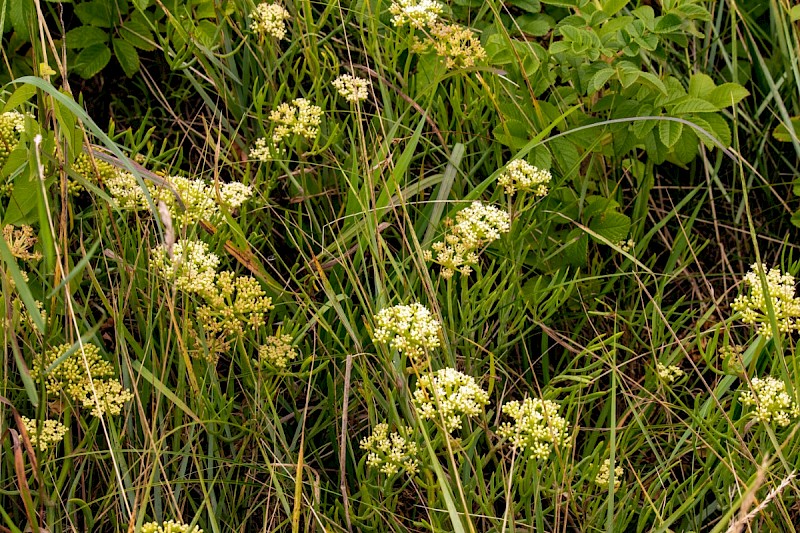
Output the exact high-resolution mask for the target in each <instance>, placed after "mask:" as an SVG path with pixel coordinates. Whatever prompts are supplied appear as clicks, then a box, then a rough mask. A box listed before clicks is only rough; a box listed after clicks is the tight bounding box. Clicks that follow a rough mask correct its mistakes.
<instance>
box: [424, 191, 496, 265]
mask: <svg viewBox="0 0 800 533" xmlns="http://www.w3.org/2000/svg"><path fill="white" fill-rule="evenodd" d="M510 227H511V218H510V217H509V215H508V213H507V212H505V211H503V210H501V209H498V208H496V207H494V206H492V205H483V204H482V203H481V202H473V203H472V205H471V206H469V207H467V208H466V209H462V210H461V211H459V212H458V213H457V214H456V222H455V225H452V229H451V232H450V233H449V234H448V235H446V236H445V237H444V240H442V241H439V242H436V243H434V244H433V245H432V246H431V248H432V249H433V252H436V255H435V256H434V254H433V252H431V251H430V250H425V251H424V252H423V257H424V258H425V260H426V261H434V262H435V263H437V264H438V265H441V267H442V277H444V278H445V279H449V278H451V277H453V274H455V272H456V271H458V272H461V273H462V274H463V275H465V276H468V275H469V274H470V273H471V272H472V266H473V265H475V264H476V263H477V262H478V252H479V251H480V249H481V248H483V247H485V246H487V245H489V244H490V243H492V242H493V241H496V240H497V239H499V238H500V236H501V234H503V233H507V232H508V230H509V229H510Z"/></svg>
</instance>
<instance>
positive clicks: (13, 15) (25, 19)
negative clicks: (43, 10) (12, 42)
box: [2, 0, 36, 41]
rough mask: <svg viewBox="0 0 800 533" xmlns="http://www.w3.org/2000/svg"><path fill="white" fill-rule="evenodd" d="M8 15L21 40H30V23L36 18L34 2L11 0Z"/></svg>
mask: <svg viewBox="0 0 800 533" xmlns="http://www.w3.org/2000/svg"><path fill="white" fill-rule="evenodd" d="M2 5H7V6H8V17H9V19H11V27H12V28H14V31H15V32H16V33H17V37H19V39H20V40H21V41H29V40H30V37H31V33H30V32H31V28H30V25H32V24H33V23H34V21H35V20H36V15H35V13H34V10H33V2H30V1H25V0H11V1H9V2H8V4H2Z"/></svg>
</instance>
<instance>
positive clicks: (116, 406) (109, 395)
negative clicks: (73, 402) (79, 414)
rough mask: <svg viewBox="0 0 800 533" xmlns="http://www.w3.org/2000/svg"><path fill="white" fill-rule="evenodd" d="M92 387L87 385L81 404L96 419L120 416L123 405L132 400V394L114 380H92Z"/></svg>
mask: <svg viewBox="0 0 800 533" xmlns="http://www.w3.org/2000/svg"><path fill="white" fill-rule="evenodd" d="M92 385H94V387H92V386H90V385H88V383H87V386H86V387H85V390H84V396H83V398H81V402H82V403H83V406H84V407H86V408H91V413H92V415H93V416H96V417H98V418H100V417H101V416H103V415H106V416H115V415H118V414H120V413H121V412H122V408H123V407H125V404H126V403H128V402H129V401H130V400H132V399H133V394H131V392H130V391H129V390H128V389H125V388H124V387H123V386H122V385H121V384H120V383H119V382H118V381H116V380H113V379H110V380H94V381H93V382H92Z"/></svg>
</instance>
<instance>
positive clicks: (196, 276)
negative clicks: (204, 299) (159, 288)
mask: <svg viewBox="0 0 800 533" xmlns="http://www.w3.org/2000/svg"><path fill="white" fill-rule="evenodd" d="M150 265H151V266H152V268H153V270H155V272H156V274H158V275H159V276H161V277H163V278H166V279H167V280H168V281H171V282H172V283H174V284H175V288H176V289H178V290H182V291H185V292H187V293H199V294H213V293H214V291H215V290H216V287H215V285H214V278H215V276H216V274H217V266H218V265H219V257H217V256H216V254H213V253H211V252H209V251H208V245H207V244H206V243H204V242H202V241H187V240H183V241H179V242H177V243H175V245H174V246H173V248H172V256H171V257H170V255H169V253H168V252H167V249H166V248H165V247H164V246H159V247H158V248H154V249H153V250H152V251H151V257H150Z"/></svg>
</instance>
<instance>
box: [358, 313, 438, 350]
mask: <svg viewBox="0 0 800 533" xmlns="http://www.w3.org/2000/svg"><path fill="white" fill-rule="evenodd" d="M373 318H374V320H375V325H376V328H375V333H374V335H373V336H372V340H373V341H375V342H382V343H389V345H390V346H391V347H392V348H395V349H396V350H398V351H399V352H402V353H404V354H405V355H407V356H408V357H409V358H410V359H411V361H412V362H413V363H414V364H416V363H419V362H421V361H423V360H424V358H425V353H426V350H430V349H432V348H436V347H438V346H439V332H440V330H441V327H440V325H439V321H438V320H436V319H435V318H433V315H432V314H431V312H430V311H428V309H427V308H426V307H425V306H424V305H422V304H419V303H413V304H411V305H395V306H394V307H389V308H387V309H381V311H380V312H379V313H378V314H377V315H375V316H374V317H373Z"/></svg>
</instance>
